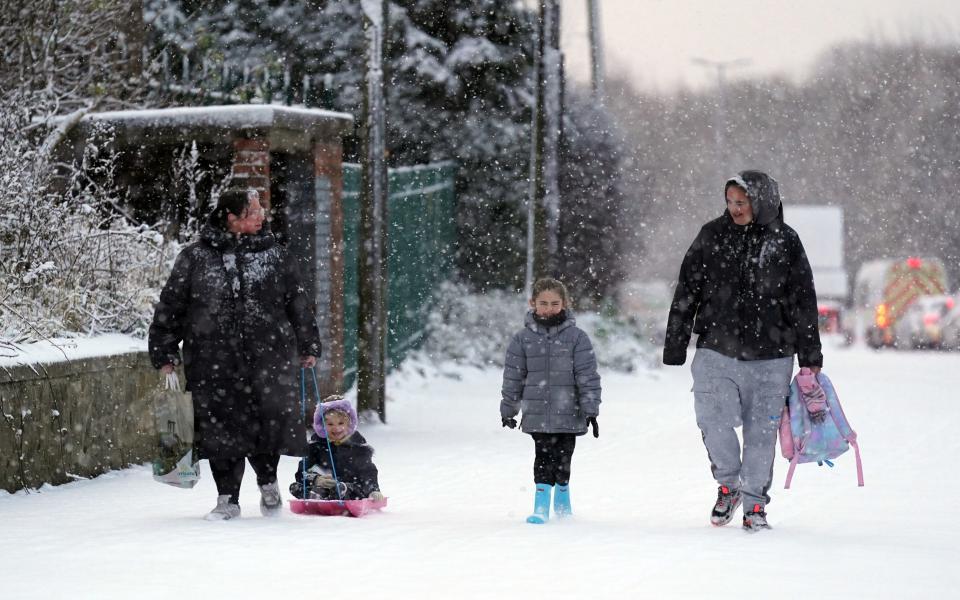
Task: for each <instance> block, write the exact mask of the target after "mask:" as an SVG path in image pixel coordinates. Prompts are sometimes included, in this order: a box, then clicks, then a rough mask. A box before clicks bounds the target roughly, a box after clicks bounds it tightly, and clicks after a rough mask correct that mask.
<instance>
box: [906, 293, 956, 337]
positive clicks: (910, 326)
mask: <svg viewBox="0 0 960 600" xmlns="http://www.w3.org/2000/svg"><path fill="white" fill-rule="evenodd" d="M955 305H956V301H955V300H954V298H953V296H946V295H943V294H938V295H936V296H919V297H917V299H916V300H914V301H913V302H912V303H911V304H910V306H908V307H907V310H906V311H905V312H904V313H903V316H902V317H901V318H900V319H899V320H897V322H896V324H895V325H894V327H893V330H894V336H895V338H896V342H897V346H898V347H901V348H903V347H906V348H939V347H940V345H941V343H942V341H943V325H944V322H945V318H946V316H947V315H948V314H950V312H951V311H952V310H953V309H954V307H955Z"/></svg>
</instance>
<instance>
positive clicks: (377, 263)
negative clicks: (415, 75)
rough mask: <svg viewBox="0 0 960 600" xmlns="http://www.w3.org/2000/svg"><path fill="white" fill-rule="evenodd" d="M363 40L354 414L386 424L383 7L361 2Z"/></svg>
mask: <svg viewBox="0 0 960 600" xmlns="http://www.w3.org/2000/svg"><path fill="white" fill-rule="evenodd" d="M361 5H362V7H363V17H364V18H363V27H364V30H365V31H366V34H367V65H366V87H365V88H364V97H363V111H362V113H363V116H362V127H363V132H362V137H363V142H362V143H363V149H362V152H363V158H362V161H363V163H362V167H363V169H362V174H361V179H360V236H359V237H360V239H359V242H360V243H359V252H358V253H357V273H358V278H357V294H358V296H359V301H360V305H359V314H358V315H357V326H358V331H357V410H358V412H361V413H363V412H368V411H376V412H377V415H378V416H379V417H380V420H381V421H382V422H384V423H386V421H387V411H386V338H387V293H386V290H387V285H386V281H387V254H386V242H387V238H386V236H387V165H386V158H385V156H386V137H385V136H386V100H385V98H384V91H383V46H384V41H385V36H386V27H385V24H386V23H387V3H386V2H384V1H383V0H361Z"/></svg>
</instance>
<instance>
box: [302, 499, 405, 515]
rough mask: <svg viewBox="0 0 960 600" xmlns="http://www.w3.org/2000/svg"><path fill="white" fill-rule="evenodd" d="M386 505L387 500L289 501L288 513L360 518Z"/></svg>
mask: <svg viewBox="0 0 960 600" xmlns="http://www.w3.org/2000/svg"><path fill="white" fill-rule="evenodd" d="M386 505H387V499H386V498H384V499H383V500H371V499H370V498H364V499H362V500H344V501H343V502H341V501H339V500H297V499H293V500H290V511H291V512H292V513H293V514H296V515H321V516H324V517H348V516H349V517H362V516H364V515H367V514H369V513H371V512H373V511H375V510H380V509H381V508H383V507H384V506H386Z"/></svg>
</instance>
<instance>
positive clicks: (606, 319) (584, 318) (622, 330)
mask: <svg viewBox="0 0 960 600" xmlns="http://www.w3.org/2000/svg"><path fill="white" fill-rule="evenodd" d="M526 310H527V302H526V300H525V299H524V297H523V295H522V294H517V293H513V292H508V291H504V290H491V291H488V292H486V293H483V294H474V293H470V292H469V290H468V288H467V287H466V286H463V285H458V284H452V283H447V284H444V285H443V286H442V287H441V289H440V290H439V292H438V294H437V296H436V300H435V304H434V309H433V311H432V312H431V313H430V316H429V318H428V322H427V339H426V341H425V342H424V345H423V346H422V348H421V349H420V353H421V356H420V357H419V358H420V359H427V360H429V361H430V362H442V361H454V362H457V363H460V364H466V365H472V366H478V367H502V366H503V359H504V354H505V352H506V349H507V344H508V343H509V342H510V338H511V337H512V336H513V334H515V333H516V332H517V331H518V330H520V328H522V327H523V319H524V314H525V313H526ZM574 314H575V317H576V319H577V325H578V326H579V327H580V328H581V329H583V330H584V331H585V332H586V333H587V334H588V335H589V336H590V339H591V341H592V342H593V346H594V349H595V351H596V354H597V361H598V362H599V364H600V367H601V368H602V369H610V370H616V371H633V370H634V369H636V368H638V367H639V366H641V365H647V364H650V363H651V362H652V361H653V360H654V359H655V358H656V354H655V349H654V348H653V346H652V345H651V344H649V343H648V342H645V341H644V339H643V337H642V336H641V333H640V331H639V330H637V328H636V327H635V326H634V325H632V324H630V322H628V321H627V320H625V319H623V318H621V317H619V316H617V315H614V314H607V313H604V314H597V313H589V312H584V313H577V312H576V311H574Z"/></svg>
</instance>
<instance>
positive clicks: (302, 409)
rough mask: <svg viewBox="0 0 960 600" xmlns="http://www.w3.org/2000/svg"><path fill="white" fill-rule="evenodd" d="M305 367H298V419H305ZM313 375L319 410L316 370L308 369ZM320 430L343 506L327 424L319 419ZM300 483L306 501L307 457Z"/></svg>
mask: <svg viewBox="0 0 960 600" xmlns="http://www.w3.org/2000/svg"><path fill="white" fill-rule="evenodd" d="M306 370H307V369H306V368H305V367H300V419H301V420H302V421H305V420H306V418H307V381H306V375H305V371H306ZM310 373H311V374H312V375H313V394H314V397H315V398H316V400H317V410H320V404H321V402H320V386H319V385H318V384H317V371H316V368H312V369H310ZM320 428H321V429H322V430H323V440H324V441H325V442H326V443H327V456H329V457H330V470H331V471H333V485H334V487H336V489H337V503H338V504H339V505H340V506H343V494H341V493H340V479H339V478H338V477H337V466H336V465H335V464H334V463H333V449H332V448H331V447H330V438H329V437H328V436H327V424H326V422H325V421H324V420H323V419H320ZM300 482H301V483H302V484H303V499H304V500H307V499H308V498H307V457H306V456H304V457H303V460H301V461H300Z"/></svg>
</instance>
